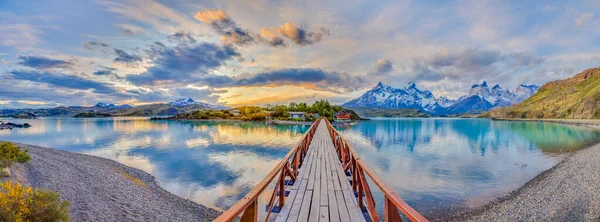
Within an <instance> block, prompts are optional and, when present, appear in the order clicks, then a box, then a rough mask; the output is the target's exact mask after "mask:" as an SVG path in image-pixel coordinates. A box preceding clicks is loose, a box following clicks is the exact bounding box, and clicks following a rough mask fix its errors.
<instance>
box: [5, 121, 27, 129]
mask: <svg viewBox="0 0 600 222" xmlns="http://www.w3.org/2000/svg"><path fill="white" fill-rule="evenodd" d="M29 127H31V124H29V123H23V124H19V123H10V122H6V123H5V122H2V121H0V130H4V129H8V130H12V129H13V128H29Z"/></svg>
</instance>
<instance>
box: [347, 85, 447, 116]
mask: <svg viewBox="0 0 600 222" xmlns="http://www.w3.org/2000/svg"><path fill="white" fill-rule="evenodd" d="M342 106H346V107H377V108H411V109H419V110H424V111H432V110H434V109H437V108H439V105H438V104H437V103H436V101H435V97H434V96H433V94H432V93H431V92H430V91H421V90H419V89H418V88H417V86H416V84H415V83H414V82H411V83H409V84H407V85H406V86H405V87H404V88H393V87H391V86H388V85H384V84H382V83H381V82H379V83H377V85H376V86H375V87H374V88H373V89H371V90H369V91H367V92H365V93H364V94H363V95H362V96H360V97H359V98H356V99H354V100H351V101H349V102H347V103H345V104H343V105H342Z"/></svg>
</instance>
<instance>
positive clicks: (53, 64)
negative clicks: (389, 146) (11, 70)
mask: <svg viewBox="0 0 600 222" xmlns="http://www.w3.org/2000/svg"><path fill="white" fill-rule="evenodd" d="M19 59H20V60H21V61H20V62H19V65H23V66H27V67H31V68H35V69H50V68H69V67H71V66H72V65H73V63H72V62H69V61H65V60H58V59H50V58H46V57H43V56H19Z"/></svg>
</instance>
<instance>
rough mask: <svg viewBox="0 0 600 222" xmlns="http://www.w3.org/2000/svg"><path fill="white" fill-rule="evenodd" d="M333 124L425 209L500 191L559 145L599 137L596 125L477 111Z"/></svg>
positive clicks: (550, 159)
mask: <svg viewBox="0 0 600 222" xmlns="http://www.w3.org/2000/svg"><path fill="white" fill-rule="evenodd" d="M340 131H341V133H342V134H343V136H344V137H345V138H346V139H347V140H348V141H350V143H351V144H352V145H353V146H354V147H355V149H356V150H357V152H358V153H359V154H360V155H361V158H362V159H363V160H365V161H366V162H367V163H368V164H369V165H370V166H371V167H372V168H373V170H374V171H376V172H377V173H378V174H379V175H380V176H381V177H382V178H383V179H384V180H385V181H386V182H388V183H389V184H390V185H391V186H392V187H393V188H394V189H395V190H396V191H397V192H398V193H399V194H400V195H401V196H402V197H403V198H404V199H405V200H406V201H407V202H408V203H409V204H411V206H414V207H415V208H416V209H417V210H418V211H420V212H422V213H424V214H425V215H435V214H437V213H440V212H443V211H445V210H457V209H461V208H462V209H464V208H471V207H477V206H480V205H482V204H484V203H487V202H488V201H491V200H492V199H494V198H497V197H500V196H504V195H506V194H508V192H510V191H511V190H514V189H516V188H518V187H519V186H521V185H522V184H524V183H526V182H527V181H529V180H530V179H531V178H533V177H534V176H536V175H537V174H539V173H540V172H542V171H544V170H546V169H549V168H550V167H552V166H553V165H555V164H556V163H557V162H558V161H559V159H560V158H561V157H563V156H564V155H562V154H564V153H565V152H568V151H574V150H577V149H580V148H582V147H585V146H587V145H590V144H593V143H596V142H598V141H599V140H600V132H599V131H597V130H594V129H591V128H586V127H577V126H568V125H560V124H553V123H531V122H503V121H488V120H479V119H375V120H372V121H364V122H360V123H359V124H357V125H355V126H352V127H349V128H344V129H340ZM375 195H377V196H381V194H380V193H376V194H375ZM378 200H379V203H378V206H379V207H380V209H379V210H382V209H381V207H383V206H384V203H383V202H382V200H383V199H382V198H378Z"/></svg>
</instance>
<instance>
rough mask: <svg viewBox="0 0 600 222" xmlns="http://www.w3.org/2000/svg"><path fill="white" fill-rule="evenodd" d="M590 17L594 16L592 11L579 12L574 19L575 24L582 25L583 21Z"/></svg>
mask: <svg viewBox="0 0 600 222" xmlns="http://www.w3.org/2000/svg"><path fill="white" fill-rule="evenodd" d="M592 17H594V14H592V13H589V12H584V13H581V15H579V17H577V18H576V19H575V26H577V27H579V26H581V25H583V23H585V22H587V21H588V20H590V19H591V18H592Z"/></svg>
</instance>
